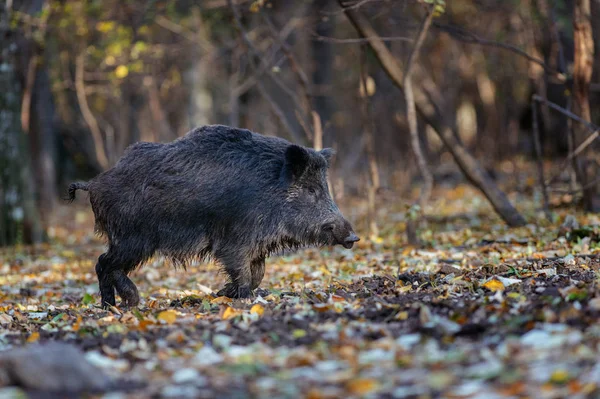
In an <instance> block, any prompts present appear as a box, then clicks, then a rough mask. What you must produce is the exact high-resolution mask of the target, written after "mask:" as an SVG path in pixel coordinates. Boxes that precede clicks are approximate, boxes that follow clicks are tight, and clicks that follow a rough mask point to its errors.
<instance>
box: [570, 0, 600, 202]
mask: <svg viewBox="0 0 600 399" xmlns="http://www.w3.org/2000/svg"><path fill="white" fill-rule="evenodd" d="M591 18H592V16H591V8H590V0H575V2H574V10H573V37H574V44H575V59H574V67H573V112H574V113H575V114H576V115H579V116H580V117H581V118H582V119H584V120H585V121H588V122H591V112H590V103H589V86H590V81H591V79H592V72H593V65H594V38H593V35H592V24H591ZM573 128H574V132H575V135H574V136H575V143H574V144H575V146H576V147H577V146H578V145H580V144H581V143H582V142H583V141H584V140H585V139H586V136H587V132H588V131H587V129H586V127H585V126H583V125H581V124H577V125H575V126H574V127H573ZM595 148H597V146H590V147H588V149H587V150H586V151H584V152H583V153H582V154H580V155H579V156H577V157H575V160H574V162H575V171H576V173H577V177H578V180H579V183H580V184H581V186H582V187H584V190H583V205H584V208H585V210H586V211H588V212H598V211H600V187H599V186H598V185H592V186H591V187H590V185H589V183H590V182H593V181H595V180H597V178H598V175H599V172H598V167H597V165H596V162H594V161H595V160H594V158H595V157H596V156H597V155H596V153H597V151H595Z"/></svg>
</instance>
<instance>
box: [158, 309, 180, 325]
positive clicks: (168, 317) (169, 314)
mask: <svg viewBox="0 0 600 399" xmlns="http://www.w3.org/2000/svg"><path fill="white" fill-rule="evenodd" d="M156 319H157V320H159V321H160V320H162V321H164V322H165V323H167V324H173V323H175V320H177V313H176V312H175V311H174V310H163V311H162V312H160V313H159V314H158V316H157V317H156Z"/></svg>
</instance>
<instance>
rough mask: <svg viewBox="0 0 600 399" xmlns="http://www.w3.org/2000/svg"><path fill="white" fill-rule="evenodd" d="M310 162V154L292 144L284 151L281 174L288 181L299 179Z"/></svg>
mask: <svg viewBox="0 0 600 399" xmlns="http://www.w3.org/2000/svg"><path fill="white" fill-rule="evenodd" d="M309 162H310V154H309V153H308V151H306V149H305V148H302V147H300V146H299V145H295V144H292V145H290V146H288V148H286V150H285V162H284V165H283V174H284V176H285V177H286V178H288V179H289V180H290V181H294V180H297V179H299V178H300V177H301V176H302V175H303V174H304V171H306V168H307V167H308V163H309Z"/></svg>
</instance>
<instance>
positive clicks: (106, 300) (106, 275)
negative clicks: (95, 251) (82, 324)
mask: <svg viewBox="0 0 600 399" xmlns="http://www.w3.org/2000/svg"><path fill="white" fill-rule="evenodd" d="M133 254H136V255H135V256H134V255H133ZM141 260H142V258H141V256H138V252H137V251H134V250H132V248H127V249H120V248H117V247H114V246H111V247H110V248H109V250H108V252H107V253H105V254H104V255H102V256H100V259H99V261H98V265H97V266H96V273H97V274H98V281H99V282H100V294H101V296H102V306H107V305H111V306H115V289H116V290H117V293H118V294H119V295H120V296H121V299H122V300H123V302H122V305H124V306H125V307H133V306H137V304H138V303H139V295H138V290H137V288H136V286H135V284H133V282H132V281H131V280H130V279H129V277H127V274H128V273H129V272H130V271H131V270H133V269H134V268H135V266H136V265H138V264H139V263H140V262H141Z"/></svg>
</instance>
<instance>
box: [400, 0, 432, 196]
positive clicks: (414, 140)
mask: <svg viewBox="0 0 600 399" xmlns="http://www.w3.org/2000/svg"><path fill="white" fill-rule="evenodd" d="M432 20H433V7H430V8H428V9H427V15H426V16H425V19H424V20H423V23H422V25H421V29H420V31H419V34H418V36H417V40H416V42H415V46H414V48H413V50H412V52H411V54H410V58H409V59H408V64H407V65H406V71H405V74H404V96H405V97H406V118H407V119H408V128H409V131H410V142H411V146H412V149H413V152H414V153H415V157H416V158H417V164H418V165H419V171H420V172H421V177H422V178H423V187H422V188H421V193H420V194H419V204H420V205H421V207H424V206H425V204H426V203H427V201H428V200H429V196H430V195H431V189H432V187H433V176H432V175H431V171H430V170H429V167H428V166H427V160H426V159H425V155H424V154H423V150H422V148H421V142H420V140H419V127H418V123H417V110H416V107H415V97H414V94H413V86H412V72H413V70H414V65H415V64H416V63H417V59H418V58H419V52H420V51H421V46H422V45H423V42H424V41H425V37H426V36H427V32H428V31H429V26H431V21H432Z"/></svg>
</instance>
